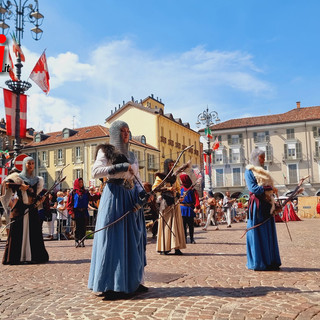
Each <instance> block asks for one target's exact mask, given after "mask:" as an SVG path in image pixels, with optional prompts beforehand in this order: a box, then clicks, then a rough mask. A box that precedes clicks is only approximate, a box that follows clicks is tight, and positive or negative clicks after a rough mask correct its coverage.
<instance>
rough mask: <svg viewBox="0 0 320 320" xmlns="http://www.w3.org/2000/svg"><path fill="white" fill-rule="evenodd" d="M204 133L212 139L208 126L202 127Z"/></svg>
mask: <svg viewBox="0 0 320 320" xmlns="http://www.w3.org/2000/svg"><path fill="white" fill-rule="evenodd" d="M204 134H205V135H206V136H207V137H208V138H209V139H212V135H211V130H210V129H209V128H205V129H204Z"/></svg>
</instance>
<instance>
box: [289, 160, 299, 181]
mask: <svg viewBox="0 0 320 320" xmlns="http://www.w3.org/2000/svg"><path fill="white" fill-rule="evenodd" d="M297 167H298V166H297V164H295V163H291V164H289V165H288V171H289V183H297V182H298V168H297Z"/></svg>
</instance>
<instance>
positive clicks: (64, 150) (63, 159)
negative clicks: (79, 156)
mask: <svg viewBox="0 0 320 320" xmlns="http://www.w3.org/2000/svg"><path fill="white" fill-rule="evenodd" d="M62 164H63V165H65V164H66V149H62Z"/></svg>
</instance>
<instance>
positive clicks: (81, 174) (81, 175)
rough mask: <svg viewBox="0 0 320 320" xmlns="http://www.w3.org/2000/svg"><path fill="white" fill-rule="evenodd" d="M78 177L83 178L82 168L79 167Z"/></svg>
mask: <svg viewBox="0 0 320 320" xmlns="http://www.w3.org/2000/svg"><path fill="white" fill-rule="evenodd" d="M80 178H82V179H83V169H80Z"/></svg>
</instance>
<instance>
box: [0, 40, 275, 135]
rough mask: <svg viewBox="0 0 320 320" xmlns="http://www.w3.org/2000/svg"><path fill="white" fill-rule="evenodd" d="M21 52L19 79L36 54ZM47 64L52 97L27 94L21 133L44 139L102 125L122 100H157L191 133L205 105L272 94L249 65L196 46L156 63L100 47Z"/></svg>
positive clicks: (243, 56)
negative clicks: (83, 58)
mask: <svg viewBox="0 0 320 320" xmlns="http://www.w3.org/2000/svg"><path fill="white" fill-rule="evenodd" d="M24 51H25V55H26V57H27V62H26V64H25V66H24V68H23V75H29V74H30V72H31V70H32V68H33V66H34V65H35V63H36V61H37V60H38V58H39V56H40V54H35V53H32V52H31V51H29V50H27V49H26V48H24ZM47 59H48V67H49V72H50V77H51V79H50V85H51V92H50V93H49V95H48V96H46V95H45V94H44V93H42V91H41V90H40V89H39V88H38V87H37V85H36V84H34V83H32V85H33V87H32V88H31V89H30V90H29V91H28V92H27V93H28V94H29V95H30V96H29V99H28V106H29V112H28V127H34V128H35V129H36V130H44V131H45V132H48V131H56V130H61V129H62V128H64V127H69V128H72V126H73V124H74V126H75V127H78V126H85V125H94V124H103V123H104V119H105V118H106V117H108V116H109V115H110V111H111V109H114V107H116V106H118V104H119V103H120V104H122V101H123V100H124V101H128V100H130V99H131V96H134V98H135V99H136V100H139V99H144V98H145V97H147V96H148V95H150V94H151V93H154V94H155V97H157V96H158V97H159V98H162V100H163V102H164V103H165V105H166V106H165V108H166V109H165V112H166V113H169V112H171V113H173V115H174V117H175V118H178V117H179V118H181V119H182V120H183V122H190V124H191V126H192V127H193V126H194V122H195V121H196V117H197V115H198V114H199V113H200V112H202V111H203V110H204V109H205V108H206V106H207V105H208V104H215V103H216V101H223V99H224V97H225V96H227V95H230V94H232V93H233V92H235V93H236V94H238V95H239V94H240V95H245V96H250V95H252V96H264V95H266V94H270V92H272V90H273V88H272V86H271V85H270V84H269V83H268V82H266V81H264V80H261V79H260V77H261V76H262V75H263V72H262V70H260V69H259V68H258V67H257V66H256V65H255V63H254V57H252V56H251V55H249V54H248V53H242V52H240V51H234V52H220V51H209V50H206V49H205V47H202V46H199V47H196V48H193V49H191V50H189V51H187V52H183V53H180V54H178V53H177V54H170V55H169V54H168V55H161V56H159V55H158V54H157V52H153V51H152V50H150V51H146V50H142V49H140V48H138V47H136V46H135V44H134V43H133V42H132V41H130V40H128V39H124V40H119V41H112V42H108V43H106V44H103V45H100V46H99V47H97V48H96V49H95V50H94V51H93V52H92V55H91V57H90V58H89V60H88V61H81V59H80V58H79V56H78V55H77V54H76V53H72V52H66V53H61V54H59V55H58V56H57V57H52V56H50V55H49V54H48V52H47ZM23 78H27V77H23ZM4 87H5V86H4ZM220 105H221V104H220ZM210 107H211V106H209V108H210ZM235 107H236V106H235ZM215 110H217V109H215ZM3 111H4V110H3ZM217 111H219V110H217ZM221 111H222V112H223V110H221ZM73 116H75V117H74V118H73Z"/></svg>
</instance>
